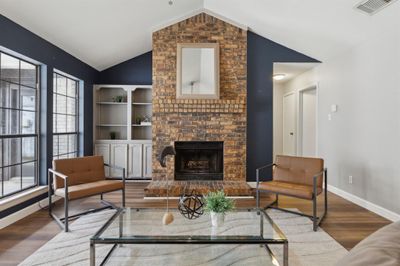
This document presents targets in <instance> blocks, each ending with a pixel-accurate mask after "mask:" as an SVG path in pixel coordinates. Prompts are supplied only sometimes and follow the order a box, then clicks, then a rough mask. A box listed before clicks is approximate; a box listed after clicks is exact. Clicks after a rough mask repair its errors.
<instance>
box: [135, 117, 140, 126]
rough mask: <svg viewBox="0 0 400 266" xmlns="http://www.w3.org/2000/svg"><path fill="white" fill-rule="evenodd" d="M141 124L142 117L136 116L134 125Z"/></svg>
mask: <svg viewBox="0 0 400 266" xmlns="http://www.w3.org/2000/svg"><path fill="white" fill-rule="evenodd" d="M141 122H142V117H141V116H139V115H138V116H136V118H135V124H136V125H140V123H141Z"/></svg>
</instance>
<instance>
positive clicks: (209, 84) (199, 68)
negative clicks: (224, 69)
mask: <svg viewBox="0 0 400 266" xmlns="http://www.w3.org/2000/svg"><path fill="white" fill-rule="evenodd" d="M200 45H201V44H198V46H200ZM213 45H214V46H215V44H213ZM178 52H180V56H178V57H180V62H178V64H180V68H179V67H178V72H180V73H178V77H180V80H178V83H180V84H177V89H178V91H177V97H178V98H212V99H215V98H218V94H219V91H218V90H219V88H218V85H219V84H218V83H219V82H218V69H217V68H218V64H217V62H216V61H217V54H218V50H217V48H216V47H185V46H182V47H181V49H179V51H178Z"/></svg>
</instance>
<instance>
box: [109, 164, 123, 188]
mask: <svg viewBox="0 0 400 266" xmlns="http://www.w3.org/2000/svg"><path fill="white" fill-rule="evenodd" d="M104 166H107V167H110V168H114V169H117V170H121V171H122V181H123V182H124V184H125V167H121V166H117V165H110V164H107V163H104Z"/></svg>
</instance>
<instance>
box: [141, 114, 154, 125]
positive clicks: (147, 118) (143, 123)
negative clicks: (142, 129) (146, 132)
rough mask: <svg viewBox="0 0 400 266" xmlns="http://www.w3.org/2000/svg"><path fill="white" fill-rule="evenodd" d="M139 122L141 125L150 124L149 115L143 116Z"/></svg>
mask: <svg viewBox="0 0 400 266" xmlns="http://www.w3.org/2000/svg"><path fill="white" fill-rule="evenodd" d="M140 124H141V125H142V126H151V117H149V116H143V120H142V121H140Z"/></svg>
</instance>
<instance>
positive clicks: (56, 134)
mask: <svg viewBox="0 0 400 266" xmlns="http://www.w3.org/2000/svg"><path fill="white" fill-rule="evenodd" d="M57 76H61V77H63V78H65V79H66V84H65V85H66V86H65V89H66V92H65V95H64V94H62V93H59V92H58V87H57V83H58V79H57V78H56V77H57ZM68 80H71V81H73V82H74V83H75V95H74V97H71V96H68V92H67V90H68V88H67V87H68V85H67V84H68ZM54 81H56V82H55V83H54ZM79 82H80V80H79V79H77V78H75V77H72V76H71V75H68V74H66V73H63V72H61V71H59V70H56V69H54V70H53V90H52V96H53V110H52V119H53V128H52V139H53V148H52V151H53V152H52V155H51V158H52V160H56V159H61V158H60V156H68V157H67V158H71V157H69V155H70V154H74V155H75V156H74V157H78V156H79V148H80V142H79V118H80V114H79V102H80V98H79V96H80V95H79ZM57 96H62V97H66V107H65V108H66V111H65V113H58V112H57V109H56V107H55V106H56V104H57ZM68 98H70V99H74V100H75V114H74V115H69V114H68V110H67V105H68V101H67V100H68ZM57 115H65V116H66V128H67V123H68V116H71V117H75V131H74V132H72V131H66V132H54V131H55V129H56V128H57V125H56V121H57ZM56 131H58V130H56ZM60 136H67V152H66V153H61V154H60V153H59V151H60ZM69 136H75V138H76V142H75V143H76V145H75V150H74V151H72V152H69ZM55 138H57V153H56V154H55V149H54V143H55ZM63 158H64V157H63Z"/></svg>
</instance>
